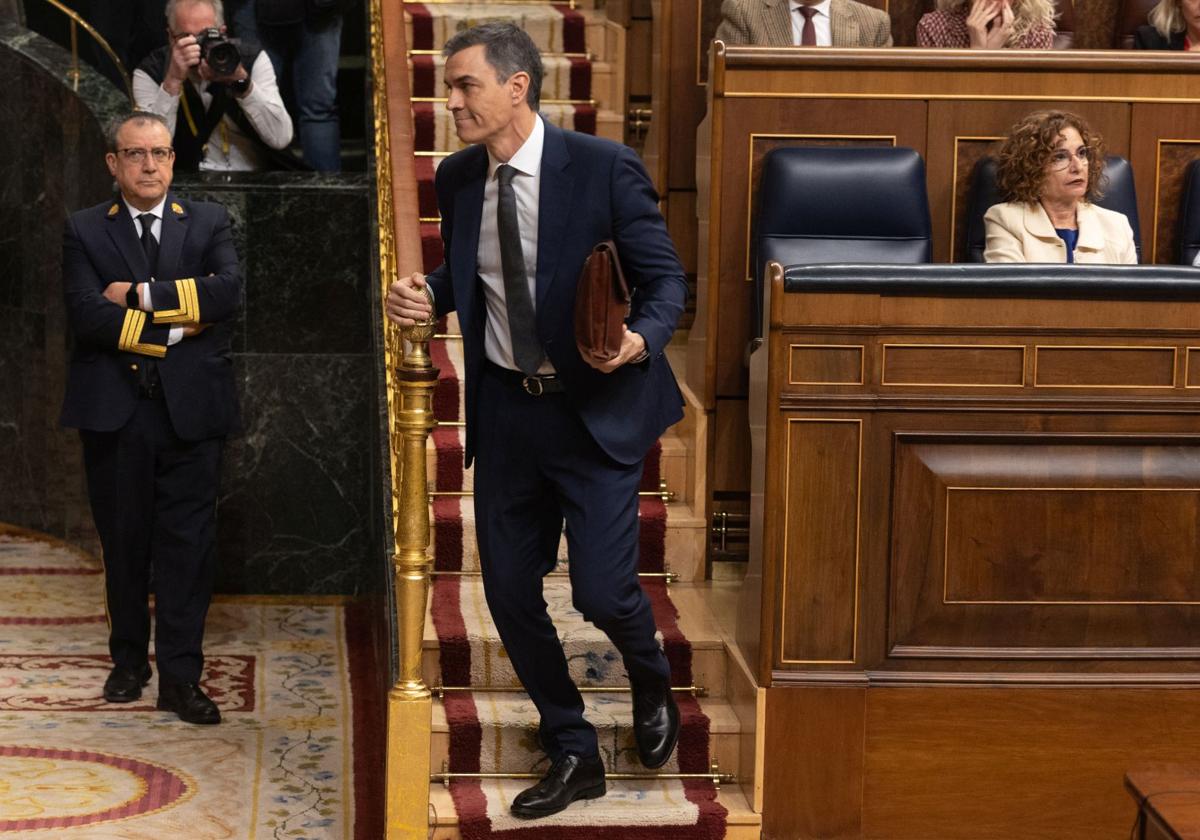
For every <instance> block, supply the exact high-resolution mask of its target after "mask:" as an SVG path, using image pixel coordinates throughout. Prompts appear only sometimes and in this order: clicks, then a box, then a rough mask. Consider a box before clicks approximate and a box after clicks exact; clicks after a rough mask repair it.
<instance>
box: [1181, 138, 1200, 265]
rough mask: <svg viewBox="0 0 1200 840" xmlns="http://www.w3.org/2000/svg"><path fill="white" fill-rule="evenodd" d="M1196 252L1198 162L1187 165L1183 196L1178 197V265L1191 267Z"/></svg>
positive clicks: (1199, 242) (1199, 243)
mask: <svg viewBox="0 0 1200 840" xmlns="http://www.w3.org/2000/svg"><path fill="white" fill-rule="evenodd" d="M1197 251H1200V160H1194V161H1192V162H1191V163H1189V164H1188V168H1187V174H1186V175H1184V177H1183V194H1182V195H1181V196H1180V197H1179V254H1178V260H1179V264H1180V265H1191V264H1192V260H1194V259H1195V258H1196V252H1197Z"/></svg>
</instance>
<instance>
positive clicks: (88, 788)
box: [0, 525, 370, 840]
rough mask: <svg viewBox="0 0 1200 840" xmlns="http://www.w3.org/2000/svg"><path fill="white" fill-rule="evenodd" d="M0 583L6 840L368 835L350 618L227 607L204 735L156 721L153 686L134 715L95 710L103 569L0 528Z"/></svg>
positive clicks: (160, 715)
mask: <svg viewBox="0 0 1200 840" xmlns="http://www.w3.org/2000/svg"><path fill="white" fill-rule="evenodd" d="M0 580H2V584H0V625H3V628H2V631H0V837H2V838H5V840H7V838H30V840H33V838H39V840H44V839H45V838H54V839H55V840H59V838H62V840H163V839H164V838H189V840H210V838H211V840H217V838H221V840H226V838H230V839H232V838H239V839H240V838H249V840H258V839H259V838H279V839H280V840H282V839H283V838H288V840H310V839H311V840H334V838H337V840H365V838H368V837H370V833H368V832H367V831H365V830H364V825H365V824H366V823H367V822H369V820H367V819H366V818H365V817H364V818H363V819H358V820H357V821H356V810H357V809H356V796H355V792H356V784H355V782H356V769H357V771H358V772H359V773H362V768H363V767H364V765H363V763H362V761H361V757H360V760H359V762H358V767H357V768H356V766H355V756H354V749H353V747H354V742H355V737H354V728H355V719H356V716H355V713H354V709H353V703H352V699H353V692H352V685H351V683H352V679H351V667H350V657H349V652H350V650H351V648H352V647H354V646H355V645H356V643H357V641H359V638H358V634H361V632H362V631H361V628H358V627H356V626H355V625H356V620H353V621H352V620H348V613H349V612H353V610H348V608H347V606H346V605H344V604H343V603H340V602H337V601H334V600H332V599H325V600H316V601H315V602H314V601H313V600H312V599H309V600H307V601H306V602H303V603H302V602H300V601H299V600H298V599H288V600H283V599H278V598H244V597H240V598H224V599H221V598H218V599H217V601H216V602H215V603H214V604H213V607H212V609H211V611H210V613H209V619H208V626H207V633H206V638H205V653H206V669H205V675H204V679H203V686H204V688H205V690H206V691H207V692H208V693H209V695H210V696H211V697H212V698H213V700H215V701H216V703H217V704H218V705H219V706H220V708H221V713H222V715H223V718H224V720H223V722H222V723H221V725H219V726H213V727H198V726H191V725H188V724H185V723H182V722H181V721H180V720H179V719H178V718H177V717H175V716H174V715H173V714H170V713H167V712H158V711H155V709H154V704H155V699H156V694H157V679H154V680H151V682H150V685H148V686H147V687H146V691H145V693H144V695H143V698H142V700H141V701H140V702H136V703H130V704H125V705H114V704H108V703H105V702H104V700H103V699H102V698H101V696H100V693H101V687H102V685H103V683H104V678H105V676H106V675H107V673H108V669H109V659H108V655H107V642H106V640H107V628H106V624H105V617H104V593H103V573H102V570H101V567H100V564H99V562H98V561H97V560H96V559H94V558H91V557H89V556H87V555H85V554H83V553H82V552H79V551H77V550H76V549H74V548H72V547H70V546H67V545H65V544H63V543H59V542H57V541H55V540H52V539H50V538H48V537H44V536H41V535H38V534H34V533H32V532H29V531H23V530H20V529H16V528H11V527H8V526H3V525H0ZM151 665H152V666H153V665H154V660H153V657H152V658H151ZM359 718H360V719H361V715H359ZM360 740H363V741H369V740H370V739H369V738H365V739H360ZM359 781H360V782H362V781H363V780H359ZM360 786H361V785H360ZM362 801H363V800H362V798H361V795H360V797H359V804H358V806H357V807H358V808H361V807H362V805H361V803H362ZM356 822H357V825H356Z"/></svg>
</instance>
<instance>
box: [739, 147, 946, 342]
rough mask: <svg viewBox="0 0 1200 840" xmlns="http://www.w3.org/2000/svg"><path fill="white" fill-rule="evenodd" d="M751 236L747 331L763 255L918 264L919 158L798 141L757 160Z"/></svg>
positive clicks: (924, 212) (921, 223)
mask: <svg viewBox="0 0 1200 840" xmlns="http://www.w3.org/2000/svg"><path fill="white" fill-rule="evenodd" d="M757 203H758V206H757V209H756V212H755V214H754V220H753V228H752V231H751V236H750V267H751V268H750V270H751V272H752V277H753V279H754V301H755V302H754V309H753V318H754V321H753V323H752V324H751V331H752V332H751V334H752V335H753V336H761V335H762V334H763V333H762V300H763V282H764V281H763V278H764V276H765V267H766V264H767V262H768V261H770V260H775V261H777V262H780V263H783V264H784V265H795V264H797V263H850V262H856V263H863V262H867V263H924V262H929V261H930V260H931V259H932V243H931V228H930V221H929V199H928V197H927V196H926V193H925V162H924V161H923V160H921V156H920V155H919V154H917V153H916V152H915V151H913V150H912V149H906V148H864V147H853V146H809V147H804V146H799V147H788V148H783V149H774V150H773V151H771V152H768V153H767V155H766V156H765V157H764V158H763V163H762V174H761V176H760V177H759V182H758V202H757Z"/></svg>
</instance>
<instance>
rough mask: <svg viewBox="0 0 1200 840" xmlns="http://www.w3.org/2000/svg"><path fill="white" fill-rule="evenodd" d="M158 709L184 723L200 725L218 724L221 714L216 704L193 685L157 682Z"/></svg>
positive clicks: (164, 681) (161, 680) (198, 687)
mask: <svg viewBox="0 0 1200 840" xmlns="http://www.w3.org/2000/svg"><path fill="white" fill-rule="evenodd" d="M158 708H159V709H160V710H162V711H164V712H174V713H175V714H177V715H179V719H180V720H182V721H183V722H184V723H198V724H201V725H206V724H213V723H220V722H221V712H220V710H218V709H217V704H216V703H214V702H213V701H212V700H209V699H208V695H207V694H205V693H204V692H203V691H201V690H200V686H198V685H196V684H195V683H177V682H168V681H166V680H163V679H161V678H160V679H159V681H158Z"/></svg>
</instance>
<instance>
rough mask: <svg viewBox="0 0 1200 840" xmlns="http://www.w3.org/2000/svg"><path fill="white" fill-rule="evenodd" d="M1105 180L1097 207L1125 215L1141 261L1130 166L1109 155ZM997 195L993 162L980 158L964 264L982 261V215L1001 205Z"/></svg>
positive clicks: (984, 239) (970, 201)
mask: <svg viewBox="0 0 1200 840" xmlns="http://www.w3.org/2000/svg"><path fill="white" fill-rule="evenodd" d="M1104 178H1105V182H1104V184H1103V186H1102V189H1103V191H1104V197H1103V198H1101V199H1100V200H1099V201H1097V202H1096V205H1097V206H1099V207H1103V208H1105V209H1106V210H1116V211H1117V212H1118V213H1124V214H1125V216H1126V218H1128V219H1129V226H1130V227H1131V228H1133V244H1134V245H1135V246H1136V247H1137V255H1138V262H1139V263H1140V262H1141V261H1142V232H1141V228H1140V227H1139V226H1138V209H1137V190H1136V189H1134V186H1133V167H1131V166H1130V165H1129V161H1127V160H1125V158H1123V157H1120V156H1119V155H1109V156H1108V157H1106V158H1105V159H1104ZM1001 200H1002V199H1001V198H1000V192H999V190H997V189H996V159H995V158H993V157H990V156H988V157H983V158H980V159H979V161H978V162H977V163H976V164H975V169H974V170H972V172H971V189H970V191H969V192H968V193H967V215H966V219H965V222H966V224H964V225H963V228H964V230H963V236H964V242H963V250H962V253H964V254H966V257H967V262H977V263H981V262H983V252H984V251H985V250H986V249H987V235H986V234H985V232H984V229H983V214H984V213H986V212H987V211H988V208H989V207H991V206H992V205H993V204H999V203H1000V202H1001Z"/></svg>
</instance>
